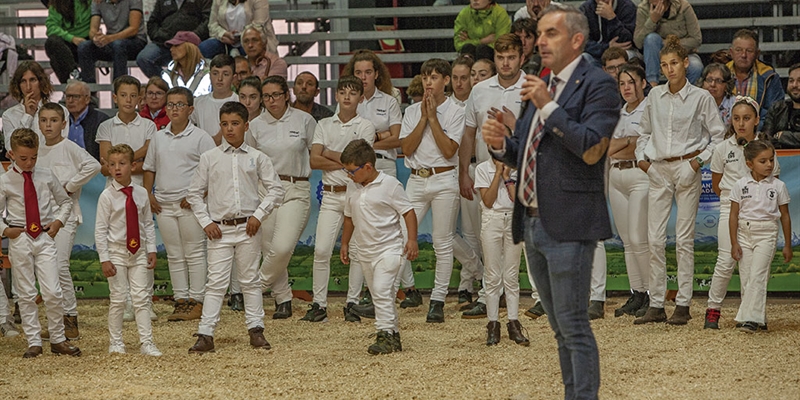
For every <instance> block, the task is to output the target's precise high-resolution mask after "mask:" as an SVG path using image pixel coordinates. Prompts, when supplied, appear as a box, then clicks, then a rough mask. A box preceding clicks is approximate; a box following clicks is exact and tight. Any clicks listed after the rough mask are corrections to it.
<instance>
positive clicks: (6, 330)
mask: <svg viewBox="0 0 800 400" xmlns="http://www.w3.org/2000/svg"><path fill="white" fill-rule="evenodd" d="M0 333H2V334H3V336H4V337H14V336H19V330H18V329H17V327H16V326H15V325H14V323H12V322H9V321H6V322H3V323H2V324H0Z"/></svg>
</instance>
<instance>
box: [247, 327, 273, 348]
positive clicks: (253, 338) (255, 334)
mask: <svg viewBox="0 0 800 400" xmlns="http://www.w3.org/2000/svg"><path fill="white" fill-rule="evenodd" d="M247 334H248V335H250V346H253V347H255V348H257V349H264V350H269V349H271V348H272V346H270V345H269V343H268V342H267V339H266V338H264V328H262V327H260V326H258V327H255V328H250V329H248V330H247Z"/></svg>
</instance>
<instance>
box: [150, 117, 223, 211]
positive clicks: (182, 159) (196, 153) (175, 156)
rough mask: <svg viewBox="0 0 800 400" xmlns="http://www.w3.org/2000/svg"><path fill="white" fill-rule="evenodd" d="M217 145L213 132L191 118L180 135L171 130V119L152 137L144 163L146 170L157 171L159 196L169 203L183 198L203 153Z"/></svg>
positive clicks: (155, 191)
mask: <svg viewBox="0 0 800 400" xmlns="http://www.w3.org/2000/svg"><path fill="white" fill-rule="evenodd" d="M214 147H216V146H215V145H214V139H212V138H211V135H209V134H208V133H206V131H204V130H202V129H200V128H198V127H196V126H194V125H192V123H191V122H190V123H189V124H188V125H186V129H184V130H183V132H181V133H179V134H177V135H175V134H174V133H172V122H170V123H169V124H168V125H167V127H166V128H164V129H162V130H160V131H158V132H156V134H155V135H153V138H152V139H150V145H149V146H148V147H147V156H146V157H145V158H144V165H143V166H142V169H144V170H145V171H151V172H155V173H156V179H155V185H154V194H155V196H156V200H158V201H159V202H166V203H174V202H179V201H181V200H183V199H184V198H185V197H186V191H187V190H189V182H191V181H192V176H194V170H195V169H196V168H197V164H198V163H200V155H201V154H203V153H205V152H207V151H209V150H211V149H213V148H214Z"/></svg>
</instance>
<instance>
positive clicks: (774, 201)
mask: <svg viewBox="0 0 800 400" xmlns="http://www.w3.org/2000/svg"><path fill="white" fill-rule="evenodd" d="M789 200H790V199H789V192H788V191H787V190H786V185H785V184H784V183H783V181H781V180H780V179H778V178H776V177H774V176H770V177H767V178H764V179H762V180H761V181H760V182H756V180H755V179H753V176H752V175H748V176H745V177H743V178H742V179H739V180H738V181H736V183H735V184H734V185H733V188H732V189H731V201H735V202H737V203H739V219H741V220H745V221H775V220H777V219H779V218H780V217H781V212H780V210H779V209H778V207H779V206H782V205H784V204H789Z"/></svg>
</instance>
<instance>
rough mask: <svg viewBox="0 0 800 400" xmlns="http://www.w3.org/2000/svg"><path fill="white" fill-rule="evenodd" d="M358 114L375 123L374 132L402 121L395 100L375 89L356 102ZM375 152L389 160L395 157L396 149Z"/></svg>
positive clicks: (386, 128) (387, 128)
mask: <svg viewBox="0 0 800 400" xmlns="http://www.w3.org/2000/svg"><path fill="white" fill-rule="evenodd" d="M358 115H360V116H362V117H363V118H366V119H368V120H369V122H372V125H375V132H384V131H388V130H389V127H390V126H392V125H400V124H401V123H402V122H403V114H402V113H401V112H400V105H399V104H397V100H395V98H394V97H392V96H390V95H388V94H386V93H384V92H381V91H380V90H377V89H375V94H373V95H372V97H370V98H369V99H365V100H364V101H362V102H361V103H359V104H358ZM375 153H377V154H381V155H383V156H384V157H386V158H389V159H391V160H396V159H397V149H391V150H375Z"/></svg>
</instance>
